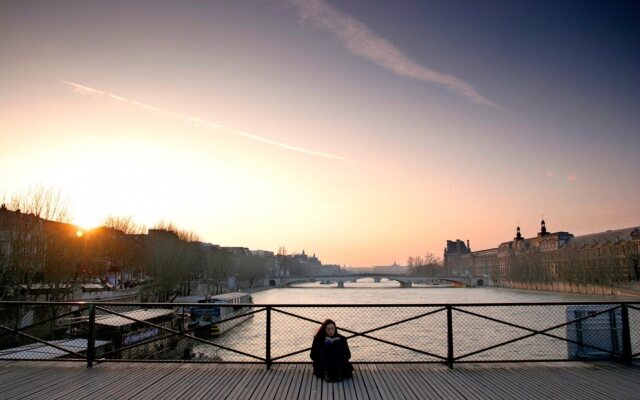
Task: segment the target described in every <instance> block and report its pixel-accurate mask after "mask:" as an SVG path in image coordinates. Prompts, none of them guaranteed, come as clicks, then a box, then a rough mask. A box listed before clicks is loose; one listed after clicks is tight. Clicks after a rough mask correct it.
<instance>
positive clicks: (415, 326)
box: [194, 279, 624, 361]
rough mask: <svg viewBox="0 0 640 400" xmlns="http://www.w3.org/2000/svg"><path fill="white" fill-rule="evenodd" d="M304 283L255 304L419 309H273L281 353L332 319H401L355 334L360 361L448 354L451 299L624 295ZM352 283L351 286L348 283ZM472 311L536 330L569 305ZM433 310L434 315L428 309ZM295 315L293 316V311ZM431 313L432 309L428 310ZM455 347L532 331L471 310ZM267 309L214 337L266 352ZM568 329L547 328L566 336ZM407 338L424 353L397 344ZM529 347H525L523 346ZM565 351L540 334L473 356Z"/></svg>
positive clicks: (357, 328)
mask: <svg viewBox="0 0 640 400" xmlns="http://www.w3.org/2000/svg"><path fill="white" fill-rule="evenodd" d="M300 286H301V287H297V288H287V289H270V290H266V291H262V292H257V293H254V294H253V301H254V303H255V304H257V305H259V304H280V305H286V304H294V305H295V304H334V305H336V304H368V305H376V304H378V305H382V304H389V305H392V304H410V305H420V307H417V306H416V307H392V308H385V307H366V308H342V307H319V308H318V307H310V308H309V307H295V306H287V307H279V308H278V309H277V310H280V311H277V310H273V311H272V315H271V320H272V325H271V334H272V336H271V355H272V357H274V358H277V357H280V356H284V355H287V354H289V353H292V352H296V351H300V350H305V349H306V348H307V347H309V346H310V345H311V341H312V337H313V335H314V333H315V330H316V329H317V327H318V323H319V322H321V321H323V320H324V319H326V318H332V319H334V320H336V322H337V324H338V327H339V328H342V329H343V332H342V333H343V334H345V335H346V336H349V333H348V332H347V330H349V331H353V332H360V333H361V332H364V331H369V330H374V329H375V328H377V327H380V326H383V325H386V324H390V323H394V322H396V323H397V322H401V321H405V320H407V321H406V322H403V323H400V324H399V325H396V326H393V327H389V328H386V329H382V330H374V331H372V332H371V333H369V336H371V337H372V338H375V339H379V340H375V339H371V338H365V337H354V338H352V339H350V341H349V345H350V347H351V350H352V353H353V359H354V361H358V360H367V361H371V360H381V361H382V360H383V361H399V360H414V361H440V360H441V359H440V358H439V357H446V353H447V348H446V343H447V340H446V332H447V329H446V326H447V325H446V312H444V311H441V307H437V306H436V305H437V304H446V303H509V304H511V303H521V302H585V301H620V300H624V299H620V298H613V297H603V296H588V295H577V294H564V293H552V292H533V291H522V290H511V289H499V288H487V287H484V288H451V287H422V288H420V287H414V288H406V289H405V288H403V289H401V288H399V287H398V286H399V285H398V283H397V282H394V281H385V280H383V281H382V282H380V283H374V282H373V280H371V279H369V280H361V281H358V282H352V283H349V284H345V286H346V287H345V288H337V287H336V285H335V284H333V285H324V284H320V283H319V282H315V283H306V284H302V285H300ZM349 286H351V287H349ZM468 311H470V312H471V313H477V314H480V315H485V316H490V317H493V318H496V319H499V320H506V321H509V323H512V324H515V325H521V326H526V327H528V328H530V329H544V328H548V327H550V326H553V325H557V324H562V323H563V322H566V306H562V305H557V306H546V307H543V306H534V307H532V306H522V307H508V308H507V307H503V308H496V307H480V308H478V307H469V308H468ZM429 313H431V314H429ZM289 314H293V315H289ZM426 314H429V315H426ZM453 317H454V319H453V322H454V348H455V353H456V356H458V355H461V354H467V353H469V352H472V351H474V350H478V349H481V348H484V347H487V346H490V345H492V344H498V343H501V342H504V341H506V340H509V339H514V338H517V337H520V336H522V335H524V334H526V333H527V332H526V331H523V330H522V329H520V328H515V327H510V326H507V325H505V324H501V323H498V322H491V321H487V320H486V319H483V318H480V317H478V316H474V315H473V314H465V313H461V312H455V313H454V316H453ZM265 324H266V319H265V313H264V312H261V313H257V314H256V315H255V318H251V319H250V320H248V321H247V322H246V323H243V324H242V325H240V326H238V327H236V328H234V329H233V330H232V331H230V332H227V333H225V334H224V335H223V336H222V337H220V338H216V339H212V341H214V342H216V343H219V344H221V345H223V346H226V347H230V348H233V349H237V350H241V351H243V352H245V353H249V354H254V355H256V356H258V357H264V356H265V349H266V338H265ZM565 330H566V328H565V327H560V328H557V329H555V330H553V331H549V332H548V333H550V334H552V335H557V336H560V337H565V335H566V332H565ZM389 343H396V344H400V345H402V346H405V347H410V348H412V349H415V350H417V351H412V350H409V349H404V348H401V347H396V346H393V345H391V344H389ZM523 349H524V350H523ZM194 350H195V351H196V353H202V354H204V355H205V356H206V357H213V356H218V357H220V358H222V359H223V360H225V361H228V360H237V361H255V360H252V359H251V358H249V357H246V356H242V355H238V354H235V353H233V352H230V351H227V350H215V348H214V347H213V346H198V347H196V348H195V349H194ZM549 355H552V356H554V357H558V358H563V357H566V343H565V342H561V341H558V340H555V339H552V338H548V337H547V338H545V337H541V336H539V335H538V336H535V337H533V338H530V339H526V340H523V341H519V342H517V343H514V344H513V345H510V346H506V347H499V348H497V349H495V350H493V351H489V352H483V353H479V354H478V355H475V356H473V359H497V358H502V359H504V358H512V359H517V358H528V357H533V358H550V357H549ZM308 360H309V356H308V351H307V350H305V351H302V352H300V353H298V354H295V355H292V356H287V357H285V358H282V359H279V360H278V361H308Z"/></svg>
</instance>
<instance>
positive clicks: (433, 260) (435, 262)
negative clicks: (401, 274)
mask: <svg viewBox="0 0 640 400" xmlns="http://www.w3.org/2000/svg"><path fill="white" fill-rule="evenodd" d="M407 266H408V267H409V273H410V274H411V275H423V276H424V275H429V276H437V275H440V274H441V273H442V272H443V270H444V268H443V265H442V259H441V258H439V257H437V256H436V255H435V254H433V253H429V252H427V253H426V254H425V255H424V257H422V256H411V257H409V258H408V259H407Z"/></svg>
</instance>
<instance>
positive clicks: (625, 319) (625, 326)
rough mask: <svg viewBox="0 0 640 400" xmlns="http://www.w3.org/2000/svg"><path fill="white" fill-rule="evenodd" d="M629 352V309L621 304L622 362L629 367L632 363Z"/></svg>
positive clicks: (624, 304) (630, 352)
mask: <svg viewBox="0 0 640 400" xmlns="http://www.w3.org/2000/svg"><path fill="white" fill-rule="evenodd" d="M632 354H633V352H632V351H631V330H630V329H629V309H628V307H627V303H622V362H624V363H625V364H627V365H629V364H631V361H633V355H632Z"/></svg>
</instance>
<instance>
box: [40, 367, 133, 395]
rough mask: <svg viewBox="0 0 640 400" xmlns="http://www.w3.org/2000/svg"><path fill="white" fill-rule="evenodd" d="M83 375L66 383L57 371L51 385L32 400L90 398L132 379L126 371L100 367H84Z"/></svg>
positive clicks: (53, 374) (42, 389)
mask: <svg viewBox="0 0 640 400" xmlns="http://www.w3.org/2000/svg"><path fill="white" fill-rule="evenodd" d="M81 371H83V374H81V375H80V376H79V377H78V378H77V379H75V380H73V381H65V380H63V379H61V378H60V373H61V371H59V370H58V371H55V372H53V373H52V376H55V378H54V379H51V384H50V385H49V386H46V387H44V388H41V390H40V391H38V392H37V393H36V394H34V395H30V396H29V398H31V399H59V398H62V399H65V398H83V397H86V396H89V395H90V394H92V393H94V392H98V393H100V392H107V391H108V390H109V389H113V388H114V387H115V386H114V385H115V382H119V381H121V380H123V379H130V380H131V379H132V377H131V376H130V375H131V374H129V373H127V371H126V370H125V369H121V370H111V371H109V370H106V371H105V370H102V369H98V367H94V368H91V369H89V368H86V367H83V369H82V370H81Z"/></svg>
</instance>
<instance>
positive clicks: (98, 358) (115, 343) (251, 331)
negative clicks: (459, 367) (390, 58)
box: [0, 302, 640, 367]
mask: <svg viewBox="0 0 640 400" xmlns="http://www.w3.org/2000/svg"><path fill="white" fill-rule="evenodd" d="M327 318H331V319H333V320H334V321H336V323H337V326H338V330H339V332H340V333H341V334H342V335H344V336H345V337H346V338H347V339H348V343H349V347H350V349H351V354H352V359H351V361H352V362H353V363H445V364H447V365H449V366H450V367H451V366H453V365H454V364H455V363H474V362H523V361H527V362H530V361H573V360H617V361H621V362H625V363H630V362H632V361H633V360H634V359H637V358H638V357H639V356H640V353H639V349H640V302H587V303H518V304H504V303H491V304H402V305H395V304H376V305H355V304H341V305H326V304H325V305H310V304H304V305H303V304H262V305H257V304H249V303H247V304H221V303H181V304H173V303H77V302H67V303H47V302H0V360H3V359H4V360H65V361H69V360H72V361H83V362H86V363H87V365H88V366H91V365H93V364H94V363H97V362H117V361H132V362H209V363H262V364H265V365H266V366H267V367H269V366H270V365H272V364H274V363H307V362H310V359H309V352H310V348H311V343H312V339H313V336H314V334H315V332H316V330H317V329H318V328H319V326H320V324H321V323H322V322H323V321H324V320H325V319H327Z"/></svg>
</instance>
